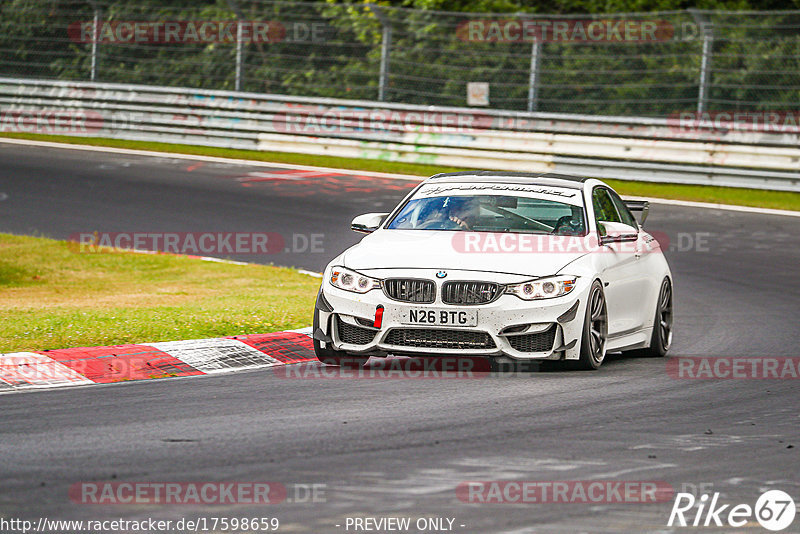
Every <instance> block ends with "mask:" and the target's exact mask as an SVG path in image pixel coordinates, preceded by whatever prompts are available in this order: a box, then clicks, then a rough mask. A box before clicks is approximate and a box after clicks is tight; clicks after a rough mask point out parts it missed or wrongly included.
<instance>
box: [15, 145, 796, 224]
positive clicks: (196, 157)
mask: <svg viewBox="0 0 800 534" xmlns="http://www.w3.org/2000/svg"><path fill="white" fill-rule="evenodd" d="M0 143H12V144H18V145H29V146H43V147H50V148H64V149H70V150H88V151H95V152H110V153H112V154H129V155H134V156H151V157H156V158H172V159H187V160H195V161H206V162H214V163H228V164H231V165H248V166H251V167H273V168H274V167H280V168H284V169H299V170H305V171H320V172H326V173H334V174H352V175H356V176H373V177H375V178H393V179H396V180H408V181H412V182H420V181H422V180H424V179H425V178H426V176H413V175H410V174H395V173H390V172H375V171H355V170H350V169H336V168H332V167H312V166H309V165H294V164H291V163H272V162H268V161H258V160H249V159H233V158H220V157H216V156H200V155H196V154H179V153H172V152H155V151H152V150H134V149H130V148H113V147H102V146H92V145H74V144H69V143H53V142H50V141H32V140H29V139H13V138H2V137H0ZM187 146H191V145H187ZM623 196H625V197H626V198H637V199H641V200H648V201H650V202H656V203H659V204H673V205H675V206H685V207H689V208H706V209H719V210H727V211H739V212H743V213H759V214H762V215H788V216H790V217H800V211H791V210H777V209H770V208H754V207H750V206H736V205H733V204H714V203H711V202H694V201H689V200H672V199H668V198H656V197H628V195H623Z"/></svg>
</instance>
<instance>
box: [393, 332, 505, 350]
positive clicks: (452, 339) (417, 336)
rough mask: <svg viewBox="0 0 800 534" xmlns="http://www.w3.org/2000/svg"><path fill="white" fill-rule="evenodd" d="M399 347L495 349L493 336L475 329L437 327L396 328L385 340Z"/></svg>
mask: <svg viewBox="0 0 800 534" xmlns="http://www.w3.org/2000/svg"><path fill="white" fill-rule="evenodd" d="M384 343H386V344H388V345H395V346H398V347H421V348H435V349H493V348H495V344H494V341H493V340H492V337H491V336H490V335H489V334H487V333H486V332H476V331H474V330H438V329H435V328H394V329H392V330H390V331H389V333H388V334H387V336H386V339H385V340H384Z"/></svg>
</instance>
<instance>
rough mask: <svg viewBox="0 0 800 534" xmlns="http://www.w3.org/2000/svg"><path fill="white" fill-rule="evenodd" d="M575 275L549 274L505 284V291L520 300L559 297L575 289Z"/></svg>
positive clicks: (576, 278)
mask: <svg viewBox="0 0 800 534" xmlns="http://www.w3.org/2000/svg"><path fill="white" fill-rule="evenodd" d="M577 280H578V277H577V276H551V277H548V278H539V279H538V280H531V281H529V282H522V283H521V284H513V285H510V286H506V293H507V294H511V295H516V296H518V297H519V298H521V299H522V300H537V299H550V298H554V297H561V296H564V295H566V294H568V293H570V292H571V291H572V290H573V289H575V282H577Z"/></svg>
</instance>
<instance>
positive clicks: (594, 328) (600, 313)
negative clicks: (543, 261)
mask: <svg viewBox="0 0 800 534" xmlns="http://www.w3.org/2000/svg"><path fill="white" fill-rule="evenodd" d="M607 341H608V307H607V306H606V297H605V293H603V284H601V283H600V281H599V280H595V281H594V283H593V284H592V287H591V288H590V289H589V298H588V301H587V304H586V315H585V317H584V320H583V336H582V337H581V354H580V359H579V360H577V361H572V362H569V363H570V367H571V368H573V369H579V370H585V371H594V370H596V369H599V368H600V366H601V365H602V364H603V360H604V359H605V356H606V343H607Z"/></svg>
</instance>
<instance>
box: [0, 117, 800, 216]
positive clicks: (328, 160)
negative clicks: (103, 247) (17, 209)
mask: <svg viewBox="0 0 800 534" xmlns="http://www.w3.org/2000/svg"><path fill="white" fill-rule="evenodd" d="M0 137H12V138H16V139H30V140H36V141H50V142H55V143H68V144H78V145H91V146H104V147H115V148H130V149H135V150H152V151H156V152H169V153H180V154H195V155H202V156H216V157H222V158H237V159H251V160H257V161H269V162H273V163H291V164H295V165H312V166H316V167H332V168H337V169H352V170H360V171H377V172H389V173H399V174H410V175H414V176H421V177H422V176H430V175H432V174H436V173H438V172H453V171H461V170H467V169H460V168H452V167H439V166H435V165H420V164H415V163H402V162H395V161H383V160H369V159H359V158H340V157H335V156H313V155H307V154H291V153H286V152H261V151H258V150H238V149H229V148H214V147H202V146H194V145H179V144H170V143H155V142H149V141H126V140H122V139H107V138H83V137H80V138H78V137H70V136H64V135H43V134H26V133H8V132H5V133H0ZM606 182H608V183H609V185H611V186H612V187H614V188H615V189H616V190H617V191H618V192H619V193H620V194H622V195H635V196H646V197H658V198H668V199H675V200H691V201H695V202H713V203H718V204H733V205H737V206H753V207H761V208H772V209H783V210H793V211H800V194H798V193H791V192H786V191H765V190H761V189H742V188H736V187H714V186H705V185H681V184H660V183H651V182H630V181H625V180H606Z"/></svg>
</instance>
